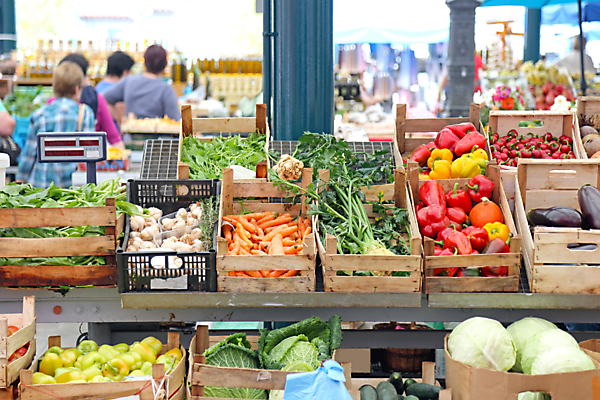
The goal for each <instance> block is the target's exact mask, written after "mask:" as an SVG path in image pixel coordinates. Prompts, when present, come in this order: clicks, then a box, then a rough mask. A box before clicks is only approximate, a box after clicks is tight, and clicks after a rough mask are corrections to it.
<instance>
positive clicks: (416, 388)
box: [406, 383, 442, 400]
mask: <svg viewBox="0 0 600 400" xmlns="http://www.w3.org/2000/svg"><path fill="white" fill-rule="evenodd" d="M440 390H442V388H440V387H439V386H433V385H429V384H427V383H413V384H412V385H410V386H409V387H407V388H406V394H407V395H413V396H416V397H418V398H419V399H420V400H437V399H438V398H439V397H440Z"/></svg>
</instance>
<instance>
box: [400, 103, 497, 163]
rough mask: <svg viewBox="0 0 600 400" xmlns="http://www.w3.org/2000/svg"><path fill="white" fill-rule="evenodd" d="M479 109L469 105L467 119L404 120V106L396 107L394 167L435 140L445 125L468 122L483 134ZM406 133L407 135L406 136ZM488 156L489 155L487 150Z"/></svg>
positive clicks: (474, 105) (477, 105)
mask: <svg viewBox="0 0 600 400" xmlns="http://www.w3.org/2000/svg"><path fill="white" fill-rule="evenodd" d="M480 110H481V107H480V106H479V104H471V107H470V109H469V118H415V119H407V118H406V104H398V105H397V106H396V134H395V135H394V145H395V146H394V157H395V159H396V165H402V159H404V160H406V159H407V158H408V157H409V156H410V153H411V152H412V151H413V150H415V149H416V148H417V147H419V146H420V145H422V144H427V143H429V142H433V141H434V140H435V137H436V134H437V133H438V132H439V131H441V130H442V128H444V127H445V126H447V125H453V124H460V123H463V122H470V123H472V124H473V125H475V127H476V128H477V130H478V131H479V133H481V134H483V133H484V131H483V126H482V125H481V121H480V118H479V115H480ZM407 132H408V135H407ZM487 153H488V156H489V155H490V153H489V149H487Z"/></svg>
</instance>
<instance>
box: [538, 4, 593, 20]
mask: <svg viewBox="0 0 600 400" xmlns="http://www.w3.org/2000/svg"><path fill="white" fill-rule="evenodd" d="M595 21H600V2H596V3H588V4H584V6H583V20H582V22H595ZM578 23H579V11H578V7H577V4H576V3H572V4H562V5H554V6H548V7H544V8H542V24H543V25H571V26H577V24H578Z"/></svg>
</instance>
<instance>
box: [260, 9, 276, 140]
mask: <svg viewBox="0 0 600 400" xmlns="http://www.w3.org/2000/svg"><path fill="white" fill-rule="evenodd" d="M262 3H263V65H262V67H263V101H264V102H265V104H266V105H267V124H269V128H270V130H271V131H273V125H272V124H271V96H272V92H271V83H272V79H273V74H272V71H273V69H272V68H271V48H272V46H273V39H272V37H273V31H272V30H271V0H262Z"/></svg>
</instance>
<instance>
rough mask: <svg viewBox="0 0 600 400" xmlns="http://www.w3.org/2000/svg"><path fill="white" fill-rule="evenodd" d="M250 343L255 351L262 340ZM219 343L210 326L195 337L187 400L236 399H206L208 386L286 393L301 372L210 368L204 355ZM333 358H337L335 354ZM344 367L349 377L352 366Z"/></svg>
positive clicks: (191, 344) (190, 352) (251, 340)
mask: <svg viewBox="0 0 600 400" xmlns="http://www.w3.org/2000/svg"><path fill="white" fill-rule="evenodd" d="M223 339H224V338H223ZM248 340H249V341H250V342H251V343H252V345H253V347H252V348H253V349H254V348H255V347H254V342H255V341H256V340H258V338H256V337H248ZM215 343H217V341H216V338H212V337H209V334H208V327H207V326H206V325H199V326H198V327H197V328H196V335H194V337H193V338H192V341H191V343H190V351H189V362H188V364H189V370H188V377H187V385H186V388H187V400H201V399H202V400H203V399H207V400H208V399H214V400H235V399H229V398H224V399H223V398H218V399H217V398H214V397H205V396H204V387H205V386H223V387H236V388H251V389H265V390H284V389H285V381H286V379H287V376H288V375H289V374H297V373H298V372H285V371H279V370H268V369H250V368H225V367H215V366H212V365H206V364H205V362H206V358H205V357H204V356H203V355H202V354H204V352H205V351H206V349H208V348H209V347H210V346H212V345H213V344H215ZM333 358H334V359H335V352H334V355H333ZM340 364H341V365H342V367H344V374H349V372H350V365H349V363H340ZM346 376H349V375H346ZM347 383H348V381H347ZM346 387H348V386H346Z"/></svg>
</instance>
